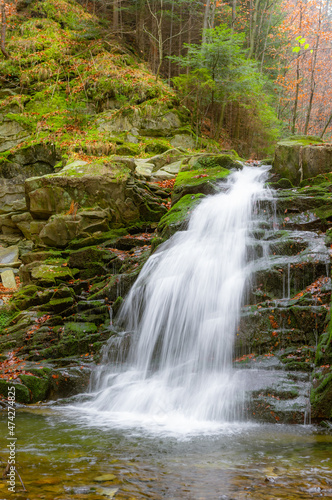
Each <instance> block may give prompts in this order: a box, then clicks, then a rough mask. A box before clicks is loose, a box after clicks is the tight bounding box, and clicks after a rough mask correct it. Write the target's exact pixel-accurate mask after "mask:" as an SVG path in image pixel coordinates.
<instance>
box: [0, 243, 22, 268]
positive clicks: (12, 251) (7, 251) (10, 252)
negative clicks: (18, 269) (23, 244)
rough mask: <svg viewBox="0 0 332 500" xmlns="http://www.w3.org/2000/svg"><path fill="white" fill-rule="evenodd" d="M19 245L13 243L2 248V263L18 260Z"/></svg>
mask: <svg viewBox="0 0 332 500" xmlns="http://www.w3.org/2000/svg"><path fill="white" fill-rule="evenodd" d="M18 254H19V250H18V246H17V245H13V246H10V247H7V248H0V263H1V264H8V263H9V262H16V261H17V260H18Z"/></svg>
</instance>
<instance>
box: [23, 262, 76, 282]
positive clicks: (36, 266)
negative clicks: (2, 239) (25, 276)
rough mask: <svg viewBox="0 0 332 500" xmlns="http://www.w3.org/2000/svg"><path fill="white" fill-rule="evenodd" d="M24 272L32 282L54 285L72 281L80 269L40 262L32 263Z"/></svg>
mask: <svg viewBox="0 0 332 500" xmlns="http://www.w3.org/2000/svg"><path fill="white" fill-rule="evenodd" d="M22 272H25V273H29V274H30V280H32V281H36V282H37V283H40V284H45V285H49V284H50V285H52V284H55V283H56V282H59V281H60V282H62V281H70V280H72V279H73V278H74V277H75V276H76V275H77V274H78V273H79V270H78V269H75V268H73V269H70V268H68V267H67V266H63V265H62V264H58V265H57V264H42V263H38V262H32V263H31V264H28V265H27V266H25V269H23V270H22Z"/></svg>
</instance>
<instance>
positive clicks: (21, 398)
mask: <svg viewBox="0 0 332 500" xmlns="http://www.w3.org/2000/svg"><path fill="white" fill-rule="evenodd" d="M10 387H15V400H16V401H17V402H18V403H23V404H26V403H30V392H29V389H28V388H27V387H26V386H25V385H23V384H19V383H17V382H16V381H15V382H14V381H13V380H9V381H7V380H3V379H0V395H1V396H3V397H4V398H7V396H8V390H9V388H10Z"/></svg>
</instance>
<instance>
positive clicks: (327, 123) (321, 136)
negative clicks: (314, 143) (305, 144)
mask: <svg viewBox="0 0 332 500" xmlns="http://www.w3.org/2000/svg"><path fill="white" fill-rule="evenodd" d="M331 122H332V113H331V114H330V116H329V118H328V120H327V122H326V123H325V126H324V128H323V132H322V133H321V134H320V136H319V137H320V138H321V139H323V137H324V134H325V132H326V130H327V128H328V126H329V125H330V123H331Z"/></svg>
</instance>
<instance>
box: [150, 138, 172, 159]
mask: <svg viewBox="0 0 332 500" xmlns="http://www.w3.org/2000/svg"><path fill="white" fill-rule="evenodd" d="M145 142H146V146H145V148H144V151H145V153H152V154H155V155H157V154H162V153H165V151H168V150H169V149H170V148H171V144H170V142H169V141H166V140H165V139H164V140H163V139H154V140H152V141H145Z"/></svg>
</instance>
